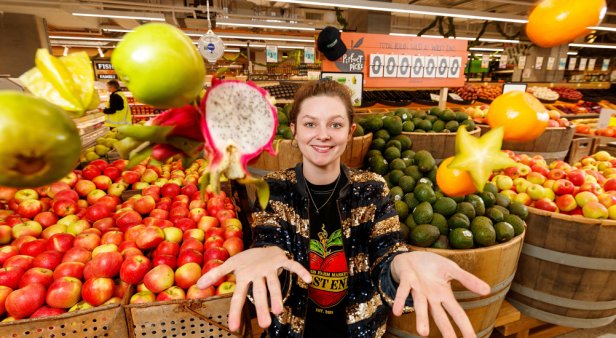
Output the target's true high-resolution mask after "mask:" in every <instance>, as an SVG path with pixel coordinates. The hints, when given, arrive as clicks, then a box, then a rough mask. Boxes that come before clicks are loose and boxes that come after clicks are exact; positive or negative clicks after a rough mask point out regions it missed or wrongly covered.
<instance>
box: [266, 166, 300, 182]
mask: <svg viewBox="0 0 616 338" xmlns="http://www.w3.org/2000/svg"><path fill="white" fill-rule="evenodd" d="M263 178H264V179H273V180H278V181H289V182H291V183H292V184H295V183H297V177H296V176H295V169H288V170H279V171H272V172H269V173H268V174H267V175H265V176H264V177H263Z"/></svg>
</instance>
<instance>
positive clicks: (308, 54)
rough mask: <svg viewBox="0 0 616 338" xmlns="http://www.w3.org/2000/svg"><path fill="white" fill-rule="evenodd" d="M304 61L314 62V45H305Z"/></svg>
mask: <svg viewBox="0 0 616 338" xmlns="http://www.w3.org/2000/svg"><path fill="white" fill-rule="evenodd" d="M304 63H314V47H304Z"/></svg>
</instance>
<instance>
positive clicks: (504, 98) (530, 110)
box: [487, 91, 550, 142]
mask: <svg viewBox="0 0 616 338" xmlns="http://www.w3.org/2000/svg"><path fill="white" fill-rule="evenodd" d="M487 118H488V124H489V125H490V127H491V128H492V129H495V128H497V127H503V128H504V132H505V133H504V136H503V140H506V141H512V142H527V141H531V140H534V139H536V138H537V137H539V136H540V135H541V134H543V132H544V131H545V128H546V127H547V126H548V121H549V119H550V116H549V114H548V110H547V109H546V108H545V107H544V106H543V104H542V103H541V102H539V100H537V99H536V98H535V97H534V96H532V95H531V94H528V93H525V92H522V91H512V92H508V93H506V94H503V95H501V96H499V97H497V98H496V99H495V100H494V101H492V103H491V104H490V109H489V110H488V115H487Z"/></svg>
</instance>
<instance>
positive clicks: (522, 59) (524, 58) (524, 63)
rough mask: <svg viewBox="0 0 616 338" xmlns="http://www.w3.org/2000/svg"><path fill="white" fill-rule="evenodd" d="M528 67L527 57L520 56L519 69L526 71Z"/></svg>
mask: <svg viewBox="0 0 616 338" xmlns="http://www.w3.org/2000/svg"><path fill="white" fill-rule="evenodd" d="M525 66H526V55H520V57H519V58H518V69H524V67H525Z"/></svg>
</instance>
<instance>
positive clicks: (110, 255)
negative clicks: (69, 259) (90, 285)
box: [92, 251, 122, 278]
mask: <svg viewBox="0 0 616 338" xmlns="http://www.w3.org/2000/svg"><path fill="white" fill-rule="evenodd" d="M121 266H122V254H121V253H119V252H117V251H108V252H101V253H100V254H98V255H95V256H94V255H93V257H92V273H93V274H94V277H106V278H112V277H114V276H115V275H117V274H118V273H119V272H120V268H121Z"/></svg>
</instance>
